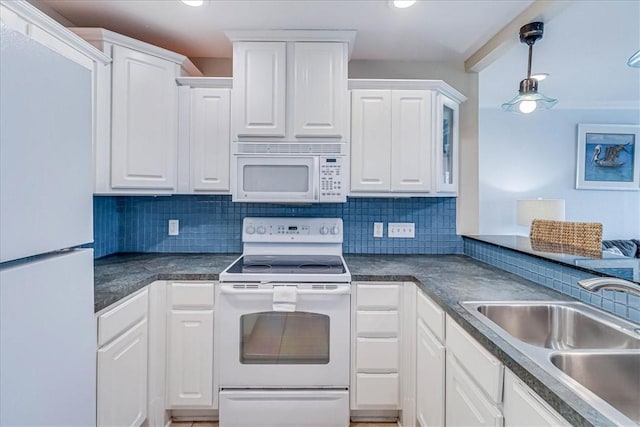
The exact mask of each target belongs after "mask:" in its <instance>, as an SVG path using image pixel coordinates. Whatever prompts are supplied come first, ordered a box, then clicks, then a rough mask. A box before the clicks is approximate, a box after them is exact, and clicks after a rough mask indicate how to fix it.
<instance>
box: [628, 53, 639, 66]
mask: <svg viewBox="0 0 640 427" xmlns="http://www.w3.org/2000/svg"><path fill="white" fill-rule="evenodd" d="M627 65H628V66H629V67H634V68H640V50H639V51H637V52H636V53H634V54H633V55H631V58H629V60H628V61H627Z"/></svg>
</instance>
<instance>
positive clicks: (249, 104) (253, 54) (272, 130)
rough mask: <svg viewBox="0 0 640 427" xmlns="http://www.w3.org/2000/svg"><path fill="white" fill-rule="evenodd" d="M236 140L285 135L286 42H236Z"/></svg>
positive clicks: (234, 104)
mask: <svg viewBox="0 0 640 427" xmlns="http://www.w3.org/2000/svg"><path fill="white" fill-rule="evenodd" d="M233 50H234V51H233V93H234V96H233V109H234V113H233V120H234V140H237V139H238V138H242V137H251V136H266V137H280V138H283V137H284V136H285V131H286V123H285V111H286V110H285V102H286V87H285V85H286V53H287V49H286V43H284V42H237V43H234V45H233Z"/></svg>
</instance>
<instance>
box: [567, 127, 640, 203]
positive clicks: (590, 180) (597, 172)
mask: <svg viewBox="0 0 640 427" xmlns="http://www.w3.org/2000/svg"><path fill="white" fill-rule="evenodd" d="M639 144H640V125H618V124H612V125H604V124H578V144H577V167H576V189H578V190H626V191H634V190H635V191H638V190H640V146H639Z"/></svg>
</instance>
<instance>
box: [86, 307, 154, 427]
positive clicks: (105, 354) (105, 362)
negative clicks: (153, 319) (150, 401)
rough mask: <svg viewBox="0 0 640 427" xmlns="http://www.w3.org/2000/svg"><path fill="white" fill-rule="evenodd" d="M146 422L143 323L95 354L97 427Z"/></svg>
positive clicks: (136, 424) (145, 349)
mask: <svg viewBox="0 0 640 427" xmlns="http://www.w3.org/2000/svg"><path fill="white" fill-rule="evenodd" d="M146 418H147V320H146V318H145V319H143V320H142V321H141V322H140V323H138V324H137V325H136V326H134V327H133V328H131V329H129V330H128V331H127V332H125V333H124V334H123V335H121V336H120V337H119V338H116V339H115V340H114V341H113V342H111V344H107V345H106V346H104V347H102V348H100V349H99V350H98V420H97V421H98V427H101V426H105V427H110V426H127V427H134V426H139V425H141V424H142V423H143V421H144V420H145V419H146Z"/></svg>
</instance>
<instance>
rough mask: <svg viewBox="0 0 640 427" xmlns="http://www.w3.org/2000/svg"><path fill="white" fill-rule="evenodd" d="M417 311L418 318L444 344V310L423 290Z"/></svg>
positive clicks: (419, 292)
mask: <svg viewBox="0 0 640 427" xmlns="http://www.w3.org/2000/svg"><path fill="white" fill-rule="evenodd" d="M416 310H417V312H418V318H420V319H422V320H423V321H424V323H425V324H426V325H427V327H428V328H429V329H430V330H431V332H432V333H433V335H435V336H436V338H438V339H439V340H440V341H441V342H444V318H445V316H444V310H442V309H441V308H440V307H438V305H437V304H436V303H435V302H433V301H432V300H431V298H429V297H428V296H426V295H425V294H424V293H423V292H422V291H421V290H418V299H417V302H416Z"/></svg>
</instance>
